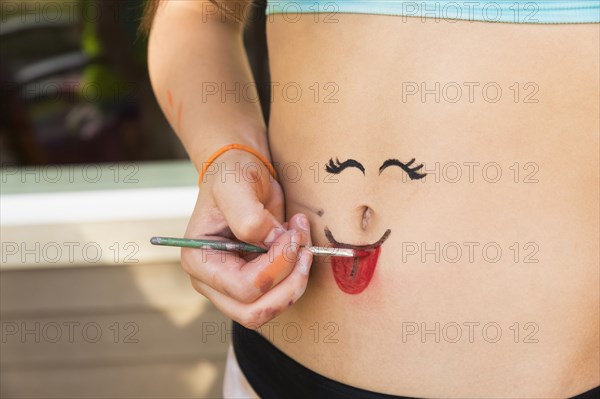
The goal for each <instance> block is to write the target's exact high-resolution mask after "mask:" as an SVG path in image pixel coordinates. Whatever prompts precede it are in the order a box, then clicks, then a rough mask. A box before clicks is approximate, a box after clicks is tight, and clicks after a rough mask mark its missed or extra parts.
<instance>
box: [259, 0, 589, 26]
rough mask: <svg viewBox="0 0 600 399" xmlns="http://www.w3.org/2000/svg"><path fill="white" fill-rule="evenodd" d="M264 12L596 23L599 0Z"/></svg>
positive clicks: (271, 2) (336, 2)
mask: <svg viewBox="0 0 600 399" xmlns="http://www.w3.org/2000/svg"><path fill="white" fill-rule="evenodd" d="M266 13H267V15H271V14H284V15H285V14H287V15H289V16H292V15H296V16H297V14H304V13H306V14H309V13H327V14H336V13H355V14H382V15H400V16H405V17H420V18H435V19H448V20H467V21H484V22H507V23H520V24H572V23H599V22H600V0H576V1H557V0H533V1H530V0H526V1H518V0H490V1H487V0H478V1H477V0H473V1H452V0H433V1H402V0H400V1H399V0H268V1H267V9H266Z"/></svg>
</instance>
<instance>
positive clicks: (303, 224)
mask: <svg viewBox="0 0 600 399" xmlns="http://www.w3.org/2000/svg"><path fill="white" fill-rule="evenodd" d="M298 226H300V228H301V229H302V230H308V229H309V225H308V218H307V217H306V216H304V215H300V216H298Z"/></svg>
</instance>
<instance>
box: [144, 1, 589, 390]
mask: <svg viewBox="0 0 600 399" xmlns="http://www.w3.org/2000/svg"><path fill="white" fill-rule="evenodd" d="M203 3H204V2H201V1H198V2H196V1H195V2H168V4H167V5H166V6H165V7H162V8H161V10H160V11H159V13H158V15H157V18H156V20H155V21H154V28H153V31H152V34H151V37H150V56H149V65H150V76H151V79H152V82H153V86H154V89H155V93H156V95H157V98H158V101H159V103H160V104H161V106H162V107H163V109H164V110H168V109H169V95H168V94H167V93H168V91H171V92H172V97H173V98H174V99H175V100H176V101H175V102H174V104H177V102H179V101H181V103H182V104H183V103H184V104H185V109H186V110H192V109H193V110H194V112H185V113H183V114H182V117H181V121H180V122H179V123H178V122H177V120H175V121H173V120H171V122H172V125H173V128H174V129H175V130H176V132H177V134H178V135H179V137H180V138H181V140H182V142H183V144H184V145H185V147H186V149H187V151H188V153H189V154H190V158H191V159H192V161H193V162H194V164H195V165H196V168H197V169H198V170H200V169H201V167H202V162H203V161H204V160H206V159H207V158H208V157H209V156H210V154H212V153H213V152H214V151H216V150H217V149H218V148H220V147H221V146H223V145H225V144H229V143H241V144H246V145H249V146H251V147H253V148H256V149H257V150H259V151H260V152H261V153H262V154H264V155H265V156H268V155H269V152H270V153H271V155H272V159H273V161H276V162H278V163H279V164H280V165H283V164H286V163H288V162H295V163H296V165H298V166H299V167H300V169H301V171H302V173H303V177H302V178H301V179H300V180H298V181H294V182H292V181H290V180H289V179H285V178H284V179H282V180H281V185H279V184H278V183H277V182H275V181H274V180H272V179H268V178H265V177H268V176H269V175H268V171H267V170H266V168H264V169H263V170H261V173H260V176H259V177H260V178H259V179H253V181H254V182H253V183H251V182H249V181H247V180H245V179H242V180H241V181H238V182H236V181H235V180H234V179H232V178H222V176H209V177H208V178H207V180H206V182H204V183H203V184H202V186H201V189H200V192H199V196H198V202H197V206H196V209H195V210H194V214H193V215H192V216H191V218H190V223H189V226H188V230H187V232H186V237H194V238H218V236H231V235H234V236H236V237H237V238H239V239H242V240H244V241H249V242H256V243H264V242H271V241H275V242H276V243H277V245H273V246H272V247H271V249H270V252H269V253H268V254H265V255H261V256H260V257H258V258H256V259H244V258H240V257H239V256H237V255H235V254H228V255H225V256H224V257H223V254H216V253H208V252H207V251H191V250H185V249H184V250H182V266H183V268H184V270H185V271H186V272H187V273H188V274H189V275H190V278H191V281H192V285H193V287H194V288H195V289H196V290H197V291H198V292H200V293H201V294H202V295H205V296H206V297H207V298H209V299H210V300H211V301H212V302H213V303H214V304H215V306H217V307H218V308H219V309H220V310H221V311H223V312H224V313H225V314H226V315H228V316H229V317H231V318H232V319H234V320H236V321H239V322H241V323H242V324H243V325H245V326H247V327H252V328H257V327H259V326H261V325H264V323H266V322H269V321H272V322H277V323H279V325H280V326H282V325H284V323H291V322H294V323H297V324H298V325H299V326H300V328H301V331H302V332H303V334H302V339H300V340H299V341H297V342H290V340H286V339H283V337H282V335H281V334H272V335H268V334H265V332H264V330H260V331H261V332H263V334H265V337H266V338H267V339H269V340H271V341H272V342H273V343H274V345H276V346H277V347H278V348H280V349H281V350H283V351H284V352H285V353H287V354H288V355H289V356H291V357H292V358H294V359H296V360H297V361H299V362H301V363H302V364H303V365H305V366H306V367H309V368H310V369H312V370H314V371H316V372H318V373H321V374H323V375H325V376H327V377H330V378H334V379H336V380H338V381H341V382H345V383H348V384H351V385H354V386H358V387H361V388H365V389H370V390H373V391H378V392H386V393H391V394H397V395H405V396H421V397H490V398H500V397H528V398H539V397H568V396H572V395H575V394H577V393H580V392H583V391H585V390H588V389H590V388H592V387H594V386H596V385H598V384H599V381H598V375H599V370H598V359H597V354H598V351H599V348H598V341H599V336H598V313H599V310H600V309H598V303H599V302H600V298H599V292H598V291H599V288H598V280H599V275H598V268H597V265H598V263H599V259H598V249H599V248H598V241H599V237H598V219H599V214H598V207H597V203H598V196H599V193H598V180H599V176H598V170H599V161H598V151H597V149H598V145H599V142H598V124H599V121H598V112H597V111H598V107H599V104H598V96H597V93H598V89H599V86H600V85H599V82H598V75H599V73H598V71H599V66H598V59H599V58H600V57H599V54H598V48H599V47H600V43H599V39H598V37H599V31H598V25H566V26H531V25H513V24H485V23H466V22H455V23H446V22H444V21H441V22H440V23H422V22H421V21H420V20H413V19H410V18H409V19H408V20H407V21H406V22H402V19H400V18H396V17H390V16H374V15H336V16H335V18H336V19H337V20H338V22H337V23H334V24H325V23H322V22H321V23H315V22H314V20H313V18H312V16H309V17H308V18H302V19H301V20H300V21H296V22H295V23H290V22H286V21H283V20H282V18H281V16H275V17H273V19H272V21H271V22H269V25H268V42H269V43H268V44H269V56H270V67H271V78H272V80H273V81H275V82H281V84H285V83H287V82H295V83H297V84H298V85H300V87H301V88H302V89H303V91H304V95H303V96H302V98H301V99H300V100H299V101H298V102H296V103H291V102H289V101H287V102H286V101H285V100H283V99H282V98H281V94H280V93H281V92H280V91H277V90H275V91H274V100H273V104H272V109H271V120H270V123H269V141H267V135H266V130H267V129H266V126H265V124H264V123H263V122H262V114H261V111H260V107H259V104H258V102H256V101H254V102H253V101H246V100H245V99H246V98H255V95H252V94H255V93H250V94H248V95H247V96H243V97H242V101H241V102H233V101H220V99H219V98H218V96H217V97H211V98H209V99H208V100H206V101H205V99H203V98H202V96H201V90H199V89H198V88H199V87H202V84H203V83H205V82H206V81H211V82H219V83H221V82H225V83H228V84H232V83H233V82H241V83H242V85H243V84H244V83H248V82H251V81H252V79H251V74H250V71H249V67H248V63H247V60H246V58H245V54H244V52H243V46H242V40H241V28H240V25H239V24H235V23H230V22H226V23H223V22H221V21H220V20H219V19H218V18H217V19H214V18H211V17H209V18H207V19H203V17H204V16H205V15H202V7H201V6H202V4H203ZM201 21H205V22H201ZM321 21H322V20H321ZM290 42H293V45H290ZM423 81H427V82H436V81H439V82H483V83H485V82H490V81H493V82H498V84H500V85H501V87H502V88H503V89H504V92H505V94H504V98H510V97H511V96H512V94H513V93H512V92H511V91H510V89H509V87H510V86H511V85H512V84H513V83H514V82H521V84H524V83H526V82H535V83H536V84H537V85H538V87H539V92H538V95H537V97H538V98H539V102H538V103H537V104H525V103H523V102H522V101H520V102H519V103H515V102H512V101H505V100H504V101H499V102H498V103H493V104H492V103H488V102H485V101H481V96H479V100H477V101H475V102H473V103H469V102H465V101H462V102H458V103H448V102H440V103H435V102H433V103H432V102H431V101H426V102H424V103H422V102H420V101H408V102H402V98H401V94H400V93H401V92H402V82H423ZM314 82H318V83H319V85H321V86H320V87H321V88H323V85H324V84H325V83H327V82H333V83H335V84H336V85H337V87H338V89H339V90H338V92H337V93H336V95H335V97H336V98H337V100H338V102H337V103H325V102H323V101H322V100H321V101H314V97H313V94H314V92H311V91H310V89H309V87H310V86H311V85H313V84H314ZM327 93H330V91H328V92H321V96H323V95H324V94H327ZM506 93H509V94H506ZM523 95H524V93H521V96H523ZM322 98H323V97H321V99H322ZM171 108H173V109H172V111H171V112H172V113H171V114H172V115H174V114H175V112H176V108H174V107H173V106H171ZM165 112H166V111H165ZM269 150H270V151H269ZM332 156H333V157H336V156H337V157H339V158H340V160H344V159H348V158H353V159H357V160H360V162H361V163H362V164H363V165H364V167H365V174H364V175H363V174H362V173H361V172H360V171H359V170H357V169H355V168H352V170H350V169H349V170H347V171H344V172H343V173H342V174H340V175H339V176H337V183H336V182H331V180H330V179H328V180H326V174H325V172H324V167H325V164H326V163H327V162H328V160H329V159H330V158H331V157H332ZM413 157H414V158H416V160H417V161H416V162H418V163H421V162H424V163H429V164H430V165H431V164H434V163H435V162H440V163H442V164H448V163H449V162H458V163H461V162H469V161H478V162H480V163H481V164H485V163H487V162H497V163H498V164H500V165H502V171H503V173H504V176H509V177H510V178H506V179H502V180H501V181H500V182H499V183H497V184H490V183H488V182H486V181H484V180H483V179H481V178H478V179H475V181H474V182H472V183H468V182H467V183H465V179H466V177H464V176H463V180H461V183H457V184H451V183H448V182H444V181H442V182H440V183H435V181H434V182H433V183H432V182H431V180H430V181H429V183H421V182H415V181H411V180H410V179H405V180H406V181H405V182H403V178H405V177H406V176H405V175H403V173H405V172H404V171H402V170H400V169H399V168H390V169H389V170H386V171H385V172H384V173H382V174H381V175H378V173H377V171H378V168H379V167H380V166H381V163H382V162H383V161H384V160H386V159H399V160H402V161H408V160H410V159H412V158H413ZM514 162H520V165H521V168H522V166H523V164H524V163H526V162H535V163H536V165H538V167H539V172H538V173H537V175H536V176H537V178H538V179H539V182H538V183H535V184H524V183H519V184H515V183H513V182H512V181H511V179H512V174H511V173H512V171H511V170H510V169H508V168H509V166H510V165H512V164H514ZM248 163H254V164H256V158H254V157H253V156H252V155H250V154H247V153H244V152H242V151H237V150H236V151H230V152H228V153H226V154H224V155H223V156H222V157H220V158H219V160H218V164H219V165H220V166H229V167H231V165H236V164H239V165H245V164H248ZM315 163H318V167H317V168H316V169H315V167H314V165H315ZM315 170H318V171H319V175H318V179H317V181H316V182H315V179H314V173H315ZM479 171H481V168H480V169H479ZM526 172H527V171H526V170H523V169H521V175H520V179H521V181H522V179H523V175H524V174H525V173H526ZM280 174H284V171H283V170H280ZM479 176H481V174H479ZM284 190H285V201H284V196H283V193H284ZM366 210H368V212H366ZM365 215H368V218H367V217H365ZM304 216H307V217H308V219H309V221H310V227H309V226H307V225H306V223H304ZM284 220H288V223H287V224H286V223H284ZM325 227H329V228H330V229H331V231H332V232H334V234H335V238H336V239H337V240H339V241H340V242H344V243H349V244H353V245H366V244H369V243H372V242H374V241H376V240H377V239H379V238H380V236H381V234H382V233H383V232H384V231H386V230H387V229H390V230H392V231H393V234H392V235H391V236H390V239H389V240H388V241H387V242H386V243H385V244H384V245H383V246H382V252H381V255H380V257H379V263H378V265H377V268H376V271H375V274H374V276H373V279H372V281H371V283H370V284H369V286H368V287H367V288H366V290H365V291H364V292H362V293H361V294H359V295H348V294H345V293H343V292H341V291H340V290H339V288H338V287H337V286H336V283H335V281H334V279H333V276H332V273H331V265H330V264H329V262H328V261H327V258H322V257H319V258H315V261H314V262H312V260H313V259H312V256H311V254H310V252H308V251H306V250H304V249H300V250H299V252H298V256H297V257H291V258H290V259H289V261H287V263H286V264H285V266H284V267H281V268H280V269H279V267H278V268H277V269H278V271H279V270H280V273H279V275H278V276H277V277H276V278H275V279H274V282H275V281H279V282H278V283H274V285H273V287H272V288H271V289H270V290H268V291H267V292H262V290H261V289H260V286H261V285H260V284H259V286H258V287H257V285H256V284H255V283H256V281H257V279H259V277H258V276H260V275H261V273H264V272H265V271H266V270H272V269H271V268H272V267H273V266H271V264H272V262H273V260H274V259H278V256H280V255H281V250H282V248H283V246H285V245H286V244H291V243H292V241H293V242H296V243H298V244H300V245H310V243H311V241H312V242H314V244H315V245H325V244H327V239H326V237H325V234H324V229H325ZM214 234H217V236H216V237H215V236H214ZM407 241H408V242H415V243H421V242H426V243H427V244H428V248H429V247H431V246H432V245H434V243H435V242H441V243H448V242H457V243H463V242H481V243H486V242H498V243H500V244H501V247H502V249H503V251H504V253H505V254H507V255H506V256H503V257H502V259H501V260H500V261H499V262H497V263H493V264H491V263H489V262H484V261H482V258H481V252H479V256H477V257H476V258H475V261H474V262H465V261H462V262H459V263H448V262H435V261H433V260H432V257H431V256H429V257H427V258H426V259H425V261H424V262H423V261H421V259H420V257H418V256H412V257H409V258H407V259H406V261H403V260H402V255H403V254H402V253H401V252H402V243H403V242H407ZM514 242H519V243H520V249H521V251H520V256H519V260H520V262H518V263H515V262H514V261H512V254H513V253H512V252H511V251H510V249H509V246H510V245H511V244H512V243H514ZM527 242H535V243H536V244H537V246H538V248H539V251H538V252H537V255H536V257H537V259H538V260H539V262H538V263H523V257H524V249H523V247H522V246H523V245H524V244H525V243H527ZM265 246H267V247H268V245H265ZM479 248H481V247H479ZM311 264H312V267H311V266H310V265H311ZM309 270H310V271H311V272H310V273H311V275H310V284H308V272H309ZM266 273H268V274H269V275H270V273H271V272H270V271H269V272H266ZM407 322H408V323H413V324H414V323H416V325H417V326H420V323H422V322H423V323H427V327H428V328H430V329H431V328H432V326H433V323H435V322H439V323H442V324H447V323H452V322H454V323H459V324H461V323H464V322H473V323H480V329H479V330H476V331H477V334H478V335H477V334H475V339H474V340H473V342H469V341H468V340H466V339H465V338H464V337H463V339H462V340H461V341H459V342H457V343H448V342H446V341H444V340H442V341H441V342H439V343H436V342H433V341H432V340H431V335H430V336H428V337H427V339H426V340H425V342H421V339H420V336H419V335H413V336H409V337H408V338H407V339H406V340H403V339H402V331H403V328H404V326H405V324H403V323H407ZM488 322H495V323H498V325H500V326H501V327H502V331H503V336H502V339H501V340H500V341H498V342H496V343H489V342H486V341H485V340H483V339H482V335H481V325H483V324H485V323H488ZM515 322H518V323H519V327H518V331H519V332H520V334H519V342H518V343H515V342H514V341H513V331H512V330H510V326H511V325H514V323H515ZM527 322H531V323H534V324H535V326H538V328H539V330H538V332H537V333H536V335H535V337H536V338H537V339H538V342H537V343H524V342H523V341H524V335H526V334H527V333H528V331H529V332H530V331H531V330H528V331H527V330H525V329H524V324H525V323H527ZM315 323H318V326H317V328H316V330H317V331H319V333H320V334H319V336H318V339H317V340H316V341H317V342H316V343H315V339H314V332H315ZM328 323H329V324H328ZM413 324H411V325H413ZM326 337H328V338H329V340H327V339H326ZM332 338H334V339H335V340H337V341H335V342H332V341H331V339H332Z"/></svg>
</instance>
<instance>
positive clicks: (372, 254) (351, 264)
mask: <svg viewBox="0 0 600 399" xmlns="http://www.w3.org/2000/svg"><path fill="white" fill-rule="evenodd" d="M391 233H392V231H391V230H390V229H388V230H386V232H385V233H383V236H381V238H380V239H379V240H377V241H376V242H375V243H373V244H367V245H353V244H347V243H343V242H339V241H337V240H336V239H335V238H333V234H331V231H330V230H329V229H328V228H327V227H325V237H327V239H328V240H329V242H330V243H331V245H332V246H333V247H335V248H352V249H357V250H361V251H365V252H368V255H366V256H362V257H360V258H342V257H336V256H333V257H332V258H331V270H332V271H333V277H334V279H335V282H336V283H337V285H338V287H340V289H341V290H342V291H344V292H345V293H346V294H353V295H356V294H360V293H361V292H363V291H364V290H365V289H366V288H367V286H368V285H369V283H370V282H371V279H372V278H373V274H374V273H375V266H377V259H378V258H379V254H380V253H381V245H382V244H383V243H384V242H385V240H387V239H388V237H389V236H390V234H391Z"/></svg>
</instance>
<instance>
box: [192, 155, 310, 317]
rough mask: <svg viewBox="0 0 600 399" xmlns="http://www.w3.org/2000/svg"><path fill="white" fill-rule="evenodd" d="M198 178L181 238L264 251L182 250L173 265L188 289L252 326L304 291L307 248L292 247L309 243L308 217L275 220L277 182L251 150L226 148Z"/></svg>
mask: <svg viewBox="0 0 600 399" xmlns="http://www.w3.org/2000/svg"><path fill="white" fill-rule="evenodd" d="M211 169H212V170H214V169H218V172H217V173H209V172H210V171H211ZM203 180H204V181H203V182H202V183H201V185H200V193H199V194H198V200H197V202H196V207H195V209H194V213H193V214H192V217H191V219H190V222H189V224H188V227H187V231H186V234H185V237H186V238H195V239H219V240H224V239H238V240H240V241H244V242H247V243H251V244H254V245H259V246H263V247H265V248H269V252H268V253H265V254H261V255H260V256H256V254H254V256H252V255H250V254H238V253H234V252H225V251H217V250H212V249H191V248H182V250H181V263H182V265H183V268H184V270H185V271H186V272H187V273H188V274H189V275H190V277H191V280H192V286H193V287H194V288H195V289H196V291H198V292H199V293H200V294H202V295H204V296H205V297H207V298H208V299H209V300H210V301H211V302H213V303H214V304H215V306H216V307H217V308H219V309H220V310H221V311H222V312H223V313H225V314H226V315H227V316H229V317H230V318H232V319H233V320H235V321H237V322H238V323H240V324H242V325H244V326H245V327H247V328H258V327H260V326H261V325H262V324H264V323H266V322H267V321H269V320H271V319H273V318H274V317H275V316H277V315H278V314H280V313H281V312H283V311H284V310H286V309H287V308H289V307H290V306H291V305H292V304H294V303H295V302H296V301H297V300H298V298H300V297H301V296H302V294H303V293H304V291H305V289H306V284H307V282H308V274H309V270H310V266H311V263H312V253H311V252H310V251H308V250H307V249H305V248H300V246H305V245H311V238H310V227H309V225H308V219H307V218H306V216H305V215H303V214H296V215H294V216H293V217H292V218H291V219H290V221H289V223H285V225H284V224H282V223H281V221H282V220H283V217H284V200H283V192H282V190H281V187H280V185H279V183H277V181H275V179H273V178H272V177H271V175H270V174H269V171H268V169H267V168H266V167H265V166H264V165H263V164H262V162H260V161H259V160H258V159H257V158H256V157H254V156H253V155H252V154H249V153H246V152H243V151H239V150H231V151H228V152H227V153H225V154H223V155H222V156H220V157H219V158H218V159H217V160H216V161H215V163H214V164H213V167H212V168H209V171H207V173H206V175H205V176H204V179H203Z"/></svg>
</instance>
